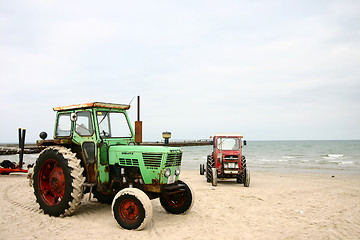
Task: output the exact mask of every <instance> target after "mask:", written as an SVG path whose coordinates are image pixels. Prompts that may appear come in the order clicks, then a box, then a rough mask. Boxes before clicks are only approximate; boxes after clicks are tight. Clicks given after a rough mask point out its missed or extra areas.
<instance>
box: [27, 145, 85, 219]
mask: <svg viewBox="0 0 360 240" xmlns="http://www.w3.org/2000/svg"><path fill="white" fill-rule="evenodd" d="M83 171H84V169H83V167H81V165H80V160H79V159H78V158H76V156H75V153H73V152H71V151H70V150H69V149H67V148H65V147H62V146H51V147H48V148H46V149H44V150H43V151H42V152H41V153H40V155H39V157H38V159H37V160H36V162H35V166H34V173H33V180H34V184H33V187H34V194H35V197H36V201H37V202H38V204H39V205H40V208H41V209H43V210H44V213H46V214H49V215H50V216H69V215H71V214H73V213H74V212H75V210H76V209H77V208H78V207H79V205H80V202H81V199H82V197H83V187H82V186H83V184H84V181H85V177H84V176H83Z"/></svg>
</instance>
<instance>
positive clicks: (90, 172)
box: [86, 164, 97, 183]
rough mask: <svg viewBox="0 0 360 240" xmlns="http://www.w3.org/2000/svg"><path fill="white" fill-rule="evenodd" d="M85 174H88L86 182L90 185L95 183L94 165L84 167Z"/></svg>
mask: <svg viewBox="0 0 360 240" xmlns="http://www.w3.org/2000/svg"><path fill="white" fill-rule="evenodd" d="M86 168H87V173H88V182H90V183H97V181H96V180H97V174H96V165H95V164H88V165H87V166H86Z"/></svg>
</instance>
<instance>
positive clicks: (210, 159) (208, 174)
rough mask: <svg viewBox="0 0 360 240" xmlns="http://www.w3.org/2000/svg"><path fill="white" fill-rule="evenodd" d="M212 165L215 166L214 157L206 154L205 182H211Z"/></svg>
mask: <svg viewBox="0 0 360 240" xmlns="http://www.w3.org/2000/svg"><path fill="white" fill-rule="evenodd" d="M213 167H215V162H214V158H213V156H212V155H208V156H207V161H206V181H207V182H211V179H212V173H211V169H212V168H213Z"/></svg>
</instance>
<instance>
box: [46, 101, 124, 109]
mask: <svg viewBox="0 0 360 240" xmlns="http://www.w3.org/2000/svg"><path fill="white" fill-rule="evenodd" d="M92 107H102V108H115V109H122V110H127V109H129V108H130V105H127V104H115V103H103V102H92V103H82V104H74V105H69V106H62V107H54V108H53V109H54V111H65V110H73V109H81V108H92Z"/></svg>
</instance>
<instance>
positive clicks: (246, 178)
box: [244, 169, 250, 187]
mask: <svg viewBox="0 0 360 240" xmlns="http://www.w3.org/2000/svg"><path fill="white" fill-rule="evenodd" d="M249 186H250V171H249V169H245V179H244V187H249Z"/></svg>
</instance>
